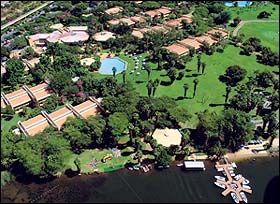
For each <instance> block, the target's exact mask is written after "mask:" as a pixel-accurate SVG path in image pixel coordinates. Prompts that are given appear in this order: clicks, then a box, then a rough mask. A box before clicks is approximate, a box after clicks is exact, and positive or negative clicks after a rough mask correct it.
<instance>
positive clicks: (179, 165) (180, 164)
mask: <svg viewBox="0 0 280 204" xmlns="http://www.w3.org/2000/svg"><path fill="white" fill-rule="evenodd" d="M176 166H178V167H181V166H184V164H183V163H179V164H176Z"/></svg>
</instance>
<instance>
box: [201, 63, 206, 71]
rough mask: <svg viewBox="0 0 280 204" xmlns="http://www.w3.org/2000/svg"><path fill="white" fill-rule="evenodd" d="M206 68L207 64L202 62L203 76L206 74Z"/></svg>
mask: <svg viewBox="0 0 280 204" xmlns="http://www.w3.org/2000/svg"><path fill="white" fill-rule="evenodd" d="M205 68H206V63H205V62H202V74H204V71H205Z"/></svg>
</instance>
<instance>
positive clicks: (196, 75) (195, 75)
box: [192, 74, 202, 77]
mask: <svg viewBox="0 0 280 204" xmlns="http://www.w3.org/2000/svg"><path fill="white" fill-rule="evenodd" d="M201 75H202V74H192V76H193V77H198V76H201Z"/></svg>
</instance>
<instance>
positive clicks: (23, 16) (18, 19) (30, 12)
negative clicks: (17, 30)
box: [1, 1, 54, 30]
mask: <svg viewBox="0 0 280 204" xmlns="http://www.w3.org/2000/svg"><path fill="white" fill-rule="evenodd" d="M53 2H54V1H48V2H46V3H43V4H42V5H41V6H39V7H37V8H35V9H32V10H31V11H29V12H27V13H26V14H23V15H22V16H19V17H17V18H16V19H15V20H12V21H10V22H8V23H6V24H5V25H3V26H2V25H1V30H3V29H5V28H7V27H9V26H11V25H13V24H15V23H16V22H18V21H20V20H22V19H24V18H25V17H27V16H29V15H30V14H32V13H34V12H36V11H38V10H39V9H41V8H43V7H45V6H47V5H49V4H51V3H53Z"/></svg>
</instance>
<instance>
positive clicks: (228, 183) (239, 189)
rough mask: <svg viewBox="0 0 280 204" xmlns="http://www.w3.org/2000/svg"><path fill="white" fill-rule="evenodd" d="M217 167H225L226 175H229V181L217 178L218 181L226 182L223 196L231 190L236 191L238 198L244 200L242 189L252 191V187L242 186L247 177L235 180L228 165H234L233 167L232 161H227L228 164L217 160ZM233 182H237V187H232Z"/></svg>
mask: <svg viewBox="0 0 280 204" xmlns="http://www.w3.org/2000/svg"><path fill="white" fill-rule="evenodd" d="M215 167H216V169H218V168H223V169H224V171H225V173H226V175H227V179H228V180H227V181H221V180H217V182H218V183H220V184H224V185H225V186H226V190H224V191H223V192H222V195H223V196H227V195H228V194H229V193H231V192H234V193H235V194H236V196H237V197H238V200H239V201H242V198H241V196H240V192H241V191H244V192H246V193H250V194H251V193H252V190H251V189H247V188H244V187H243V186H242V182H243V181H245V178H244V177H241V178H240V179H239V180H235V179H233V178H232V177H231V175H230V173H229V170H228V167H232V168H233V165H232V164H230V163H227V164H220V163H219V162H216V165H215ZM231 184H236V185H237V188H236V189H233V188H232V187H231Z"/></svg>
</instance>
